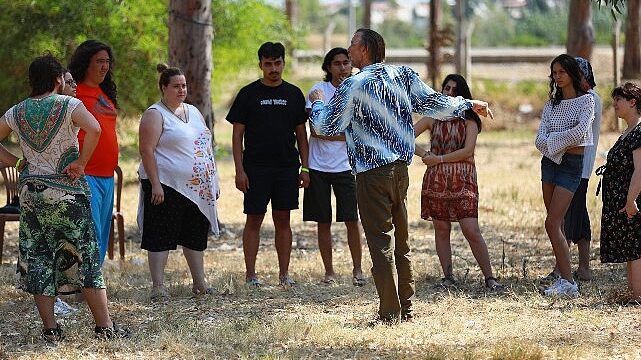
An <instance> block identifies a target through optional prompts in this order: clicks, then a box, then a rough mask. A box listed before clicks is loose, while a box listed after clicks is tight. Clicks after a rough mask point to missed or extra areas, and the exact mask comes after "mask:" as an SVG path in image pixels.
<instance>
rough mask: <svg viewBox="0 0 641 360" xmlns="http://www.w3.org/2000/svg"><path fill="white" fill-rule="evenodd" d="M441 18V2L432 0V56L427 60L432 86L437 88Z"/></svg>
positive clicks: (430, 31) (430, 28)
mask: <svg viewBox="0 0 641 360" xmlns="http://www.w3.org/2000/svg"><path fill="white" fill-rule="evenodd" d="M440 18H441V2H440V1H430V26H429V27H428V29H429V34H428V36H429V37H428V39H429V46H428V51H429V53H430V57H429V59H428V62H427V73H428V76H429V78H430V79H431V81H432V87H433V88H436V85H437V84H436V82H437V80H438V78H439V77H440V72H441V69H440V60H441V34H440V29H439V23H440V21H441V20H440Z"/></svg>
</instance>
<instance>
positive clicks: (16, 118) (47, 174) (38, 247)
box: [5, 95, 105, 296]
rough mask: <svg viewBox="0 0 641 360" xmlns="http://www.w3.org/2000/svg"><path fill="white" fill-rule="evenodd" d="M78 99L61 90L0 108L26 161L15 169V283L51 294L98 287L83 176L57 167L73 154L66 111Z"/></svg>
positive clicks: (95, 251)
mask: <svg viewBox="0 0 641 360" xmlns="http://www.w3.org/2000/svg"><path fill="white" fill-rule="evenodd" d="M79 104H81V102H80V100H78V99H75V98H72V97H69V96H63V95H51V96H47V97H44V98H41V99H31V98H28V99H26V100H24V101H22V102H21V103H19V104H17V105H16V106H14V107H12V108H11V109H9V110H8V111H7V112H6V113H5V118H6V119H7V124H8V125H9V127H10V128H11V129H12V130H13V131H14V132H16V133H17V134H18V136H19V142H20V148H21V149H22V152H23V155H24V157H25V159H26V160H27V162H28V164H29V165H28V167H27V168H26V169H24V170H23V171H22V172H21V173H20V179H19V180H20V181H19V194H20V230H19V251H20V253H19V256H18V266H17V270H16V274H17V286H18V288H19V289H22V290H24V291H27V292H29V293H31V294H36V295H45V296H55V295H57V294H61V293H72V292H77V291H78V288H79V287H85V288H104V287H105V282H104V278H103V276H102V273H101V271H100V262H99V261H98V244H97V242H96V235H95V228H94V224H93V221H92V218H91V209H90V203H89V196H90V195H89V188H88V185H87V181H86V179H85V178H84V177H81V178H80V179H79V180H77V181H74V182H71V181H70V180H69V178H68V177H67V176H66V175H64V174H62V170H63V169H64V168H65V167H66V166H67V165H68V164H69V163H71V162H72V161H74V160H76V159H77V158H78V154H79V152H78V138H77V133H78V128H77V127H75V126H74V125H73V123H72V121H71V113H72V112H73V110H74V109H75V108H76V107H77V106H78V105H79Z"/></svg>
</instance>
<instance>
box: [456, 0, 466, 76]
mask: <svg viewBox="0 0 641 360" xmlns="http://www.w3.org/2000/svg"><path fill="white" fill-rule="evenodd" d="M463 6H464V4H463V0H456V5H455V7H454V13H455V15H456V16H455V17H456V49H455V53H454V62H455V65H456V66H455V68H456V73H457V74H461V75H463V76H464V77H467V71H466V69H465V35H466V34H465V26H464V23H463V21H464V19H463Z"/></svg>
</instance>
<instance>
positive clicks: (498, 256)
mask: <svg viewBox="0 0 641 360" xmlns="http://www.w3.org/2000/svg"><path fill="white" fill-rule="evenodd" d="M126 129H130V130H126ZM216 130H217V139H218V141H219V146H220V147H221V148H222V149H223V150H222V152H221V153H222V154H223V156H222V157H221V158H220V159H219V160H218V166H219V170H220V179H221V182H222V190H223V191H222V195H221V198H220V202H219V205H218V206H219V213H220V218H221V221H222V223H223V224H224V232H223V234H222V236H220V237H219V238H212V239H211V241H210V243H209V248H208V249H207V251H206V252H205V260H206V272H207V279H208V281H209V282H210V283H211V285H212V286H213V287H215V288H216V289H217V290H218V291H219V294H217V295H212V296H202V297H198V298H194V297H192V296H191V292H190V289H191V284H190V276H189V273H188V271H187V266H186V263H185V261H184V259H183V257H182V255H181V253H180V251H176V252H173V253H172V254H171V255H170V260H169V264H168V266H167V271H166V284H167V285H168V286H169V289H170V294H171V300H170V301H169V302H168V303H167V304H164V305H162V304H155V303H152V302H151V301H150V299H149V287H150V280H149V272H148V269H147V263H146V253H144V252H142V251H141V250H140V249H139V244H138V242H139V238H140V235H139V233H138V230H137V227H136V225H135V217H136V207H137V199H138V187H137V185H136V178H135V176H136V175H135V167H136V156H137V155H136V153H135V147H133V145H134V144H135V126H128V127H125V130H123V129H122V128H121V133H120V138H121V142H122V145H123V146H124V152H123V155H122V158H123V159H125V160H123V161H122V164H121V165H122V167H123V169H124V171H125V174H126V186H125V190H124V200H123V201H124V211H125V221H126V229H127V253H126V258H125V260H124V261H120V260H118V259H114V260H110V261H107V262H106V265H105V267H104V272H105V276H106V279H107V282H108V294H109V299H110V309H111V311H112V313H113V316H114V318H115V319H116V321H118V322H119V323H122V324H125V325H126V326H128V327H129V328H131V330H132V331H133V336H132V337H131V338H130V339H125V340H118V341H112V342H100V341H96V340H94V339H93V337H92V335H93V333H92V329H93V321H92V319H91V316H90V315H89V312H88V309H87V307H86V305H84V304H79V305H78V307H79V308H80V310H81V311H79V312H78V313H76V314H72V315H70V316H67V317H65V318H60V320H59V321H60V323H61V324H62V325H63V327H64V328H65V330H66V335H67V338H66V340H65V341H64V342H62V343H61V344H59V345H58V346H56V347H49V346H46V345H45V344H44V342H43V341H42V340H41V339H40V338H39V332H40V328H41V323H40V320H39V318H38V315H37V313H36V311H35V307H34V304H33V301H32V299H31V297H30V296H29V295H27V294H26V293H24V292H21V291H18V290H16V289H15V287H14V272H15V260H16V252H17V246H16V241H17V231H16V230H17V226H16V224H9V225H8V229H7V241H6V243H5V247H4V260H3V263H2V264H0V319H1V321H0V358H11V359H33V358H36V359H55V358H69V359H85V358H122V359H137V358H138V359H142V358H156V359H210V358H223V359H228V358H240V359H245V358H266V359H272V358H292V359H298V358H346V359H347V358H349V359H369V358H394V359H396V358H402V359H405V358H407V359H410V358H422V359H449V358H454V359H548V358H558V359H579V358H580V359H583V358H593V359H602V358H615V359H635V358H637V359H638V358H641V350H640V348H641V347H640V346H639V344H640V343H641V332H640V330H641V329H640V327H641V308H639V307H625V306H620V305H619V304H618V301H619V300H620V299H621V298H622V297H623V295H624V294H623V292H622V290H621V289H622V288H623V287H624V284H625V277H624V268H623V266H620V265H613V266H610V265H602V264H600V262H599V260H598V247H599V242H598V234H599V228H600V227H599V221H600V200H599V199H598V198H596V197H595V196H593V195H594V190H595V187H596V182H597V181H596V179H594V178H593V179H592V181H591V183H590V188H589V195H588V199H589V209H590V215H591V219H592V221H593V224H594V225H595V226H594V228H593V233H594V235H595V237H596V241H594V243H593V258H592V265H593V267H594V270H595V279H594V281H592V282H586V283H581V296H580V297H579V298H578V299H574V300H555V299H549V298H545V297H542V296H541V295H540V294H539V291H538V286H539V284H538V281H537V279H538V278H539V277H541V276H544V275H545V274H547V273H548V272H549V271H550V269H551V267H552V266H553V257H552V253H551V247H550V245H549V242H548V240H547V237H546V235H545V231H544V229H543V219H544V207H543V202H542V200H541V196H540V182H539V155H538V153H537V151H536V149H535V148H534V146H533V138H534V133H533V131H532V130H522V131H510V132H506V131H502V132H496V131H495V132H492V131H488V132H483V133H481V135H480V137H479V144H478V148H477V152H476V160H477V168H478V174H479V187H480V193H481V197H480V214H479V221H480V224H481V229H482V231H483V233H484V235H485V239H486V241H487V243H488V247H489V250H490V254H491V258H492V265H493V267H494V269H495V272H496V274H497V275H498V277H499V278H501V279H502V282H503V283H504V284H505V285H506V286H507V289H508V290H507V291H506V292H505V293H504V294H501V295H496V294H487V293H485V292H484V290H483V286H482V278H481V275H480V270H479V269H478V267H477V265H476V263H475V261H474V258H473V257H472V255H471V252H470V250H469V247H468V246H467V243H466V241H465V239H464V238H463V237H462V235H461V233H460V231H459V229H458V227H457V226H454V229H453V236H452V243H453V253H454V274H455V276H456V278H457V279H458V280H459V281H460V283H461V286H460V288H459V289H457V290H452V291H442V290H436V289H434V288H433V284H434V283H436V282H437V281H438V279H439V278H440V277H441V273H440V267H439V265H438V259H437V257H436V254H435V251H434V244H433V229H432V226H431V224H430V223H429V222H426V221H422V220H420V218H419V198H420V195H419V194H420V184H421V179H422V173H423V171H424V168H423V166H422V164H421V163H419V162H414V163H413V164H412V165H411V167H410V173H411V184H410V189H409V196H408V209H409V215H410V219H411V224H410V225H411V226H410V235H411V244H412V247H413V260H414V267H415V275H416V288H417V293H416V299H415V315H416V318H415V321H414V322H412V323H403V324H401V325H399V326H395V327H386V326H376V327H373V328H371V327H368V320H370V319H372V318H373V317H374V316H375V312H376V309H377V296H376V291H375V288H374V286H373V284H372V283H371V278H369V277H368V280H369V283H368V284H367V285H366V286H365V287H362V288H355V287H353V286H352V285H351V281H350V279H351V275H350V273H351V260H350V257H349V252H348V251H347V244H346V238H345V231H344V228H343V226H342V225H341V226H339V225H335V226H334V230H335V233H334V240H335V253H334V254H335V255H334V263H335V266H336V270H337V272H338V274H339V279H338V282H337V284H335V285H332V286H327V285H321V284H320V283H319V282H320V280H321V278H322V274H323V269H322V264H321V260H320V256H319V253H318V250H317V247H316V240H315V236H316V235H315V225H314V224H310V223H303V222H302V221H301V217H302V214H301V211H300V210H297V211H294V212H292V227H293V233H294V238H295V240H296V241H297V242H298V243H300V244H302V245H303V246H301V248H298V249H295V250H294V251H293V253H292V262H291V267H290V269H291V274H292V275H293V277H294V278H295V279H296V280H297V281H298V285H297V286H295V287H294V288H292V289H289V290H285V289H283V288H281V287H279V286H278V285H277V284H278V280H277V264H276V254H275V251H274V247H273V226H272V223H271V220H270V219H266V221H265V224H264V227H263V232H262V239H263V240H262V245H261V249H260V252H259V257H258V272H259V276H261V278H262V279H263V280H264V281H265V284H266V286H264V287H263V288H260V289H254V288H250V287H248V286H246V285H245V284H244V264H243V255H242V247H241V233H242V226H243V222H244V215H243V214H242V196H241V193H240V192H238V191H236V190H235V188H234V184H233V175H234V171H233V162H232V160H231V158H230V156H229V152H228V150H229V141H230V140H229V139H230V137H231V136H230V135H231V130H230V126H229V125H228V124H226V123H223V122H219V123H218V124H217V127H216ZM615 139H616V136H615V135H613V134H604V135H603V136H602V141H601V145H600V150H599V151H600V153H602V152H604V151H605V150H607V149H608V148H609V147H610V146H611V145H612V144H613V142H614V141H615ZM426 141H427V140H426V138H421V139H419V142H426ZM598 161H603V160H602V159H599V160H598ZM363 248H364V254H365V255H364V268H365V269H369V267H370V266H371V262H370V260H369V256H368V253H367V247H366V246H365V245H363ZM573 250H575V249H573ZM574 262H575V264H576V257H575V258H574ZM366 272H367V273H369V271H366ZM368 275H369V274H368Z"/></svg>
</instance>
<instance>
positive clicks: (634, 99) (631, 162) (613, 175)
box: [601, 82, 641, 302]
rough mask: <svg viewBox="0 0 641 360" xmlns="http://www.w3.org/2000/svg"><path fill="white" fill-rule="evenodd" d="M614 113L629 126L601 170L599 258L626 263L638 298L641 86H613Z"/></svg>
mask: <svg viewBox="0 0 641 360" xmlns="http://www.w3.org/2000/svg"><path fill="white" fill-rule="evenodd" d="M612 99H613V105H614V111H615V113H616V116H617V117H619V118H621V119H623V120H625V122H626V123H627V124H628V127H627V128H626V129H625V131H624V132H623V134H621V136H620V137H619V139H618V140H617V142H616V143H615V144H614V146H612V149H610V151H609V152H608V162H607V164H606V166H605V171H604V172H603V213H602V215H601V262H604V263H622V262H625V263H627V266H626V267H627V272H628V290H630V292H631V293H632V300H633V301H636V302H639V301H641V215H640V214H639V205H638V204H639V203H641V196H640V195H639V194H640V193H641V88H639V86H638V85H636V84H634V83H629V82H628V83H626V84H625V85H623V86H619V87H617V88H615V89H614V90H612Z"/></svg>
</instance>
